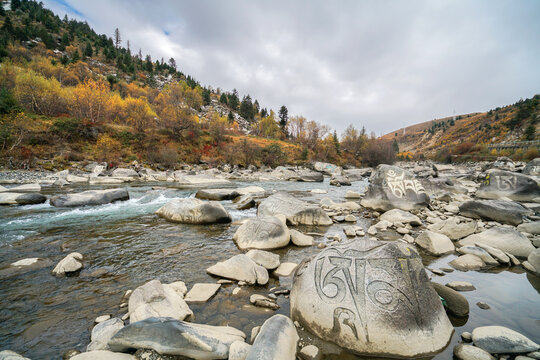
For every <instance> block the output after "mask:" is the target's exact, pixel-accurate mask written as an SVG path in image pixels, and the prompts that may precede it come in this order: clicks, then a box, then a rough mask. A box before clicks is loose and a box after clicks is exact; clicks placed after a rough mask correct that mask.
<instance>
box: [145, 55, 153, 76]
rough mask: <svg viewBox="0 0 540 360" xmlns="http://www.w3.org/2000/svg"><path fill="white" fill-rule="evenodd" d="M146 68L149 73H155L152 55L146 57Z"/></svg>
mask: <svg viewBox="0 0 540 360" xmlns="http://www.w3.org/2000/svg"><path fill="white" fill-rule="evenodd" d="M144 68H145V69H146V71H148V72H150V73H151V72H152V71H154V66H153V64H152V57H151V56H150V55H146V63H145V64H144Z"/></svg>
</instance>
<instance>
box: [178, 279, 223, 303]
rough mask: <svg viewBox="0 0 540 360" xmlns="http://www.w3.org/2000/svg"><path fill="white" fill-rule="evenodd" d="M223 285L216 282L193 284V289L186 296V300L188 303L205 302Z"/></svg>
mask: <svg viewBox="0 0 540 360" xmlns="http://www.w3.org/2000/svg"><path fill="white" fill-rule="evenodd" d="M220 287H221V284H214V283H206V284H203V283H197V284H195V285H193V287H192V288H191V290H189V291H188V293H187V294H186V296H185V297H184V300H185V301H186V302H187V303H188V304H191V303H203V302H207V301H208V300H210V298H212V296H214V295H215V294H216V293H217V292H218V290H219V288H220Z"/></svg>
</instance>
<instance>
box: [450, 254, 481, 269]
mask: <svg viewBox="0 0 540 360" xmlns="http://www.w3.org/2000/svg"><path fill="white" fill-rule="evenodd" d="M449 264H450V265H451V266H452V267H453V268H455V269H457V270H460V271H468V270H480V269H481V268H483V267H485V266H486V264H485V263H484V262H483V261H482V259H480V258H479V257H478V256H476V255H473V254H465V255H461V256H460V257H458V258H455V259H454V260H452V261H450V262H449Z"/></svg>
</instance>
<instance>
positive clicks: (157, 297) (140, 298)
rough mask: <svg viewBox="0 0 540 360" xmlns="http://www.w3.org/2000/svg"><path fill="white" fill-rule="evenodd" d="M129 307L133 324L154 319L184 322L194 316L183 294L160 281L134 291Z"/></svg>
mask: <svg viewBox="0 0 540 360" xmlns="http://www.w3.org/2000/svg"><path fill="white" fill-rule="evenodd" d="M128 306H129V314H130V317H129V321H130V322H131V323H134V322H137V321H140V320H144V319H147V318H152V317H171V318H174V319H177V320H184V319H186V318H191V317H192V316H193V312H192V311H191V309H190V308H189V306H188V305H187V304H186V302H185V300H184V298H183V296H182V294H181V293H179V292H178V291H176V289H175V287H174V286H170V285H166V284H162V283H161V282H160V281H159V280H151V281H149V282H147V283H146V284H144V285H142V286H139V287H138V288H136V289H135V290H133V293H132V294H131V296H130V297H129V303H128Z"/></svg>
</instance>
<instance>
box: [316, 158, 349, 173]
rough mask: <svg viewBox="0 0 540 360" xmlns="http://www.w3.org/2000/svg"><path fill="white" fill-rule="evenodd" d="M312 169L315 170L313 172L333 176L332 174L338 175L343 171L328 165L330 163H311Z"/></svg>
mask: <svg viewBox="0 0 540 360" xmlns="http://www.w3.org/2000/svg"><path fill="white" fill-rule="evenodd" d="M313 169H315V171H319V172H322V173H325V174H327V175H334V174H338V175H340V174H342V173H343V169H342V168H341V167H340V166H337V165H334V164H330V163H324V162H319V161H317V162H315V163H313Z"/></svg>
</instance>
